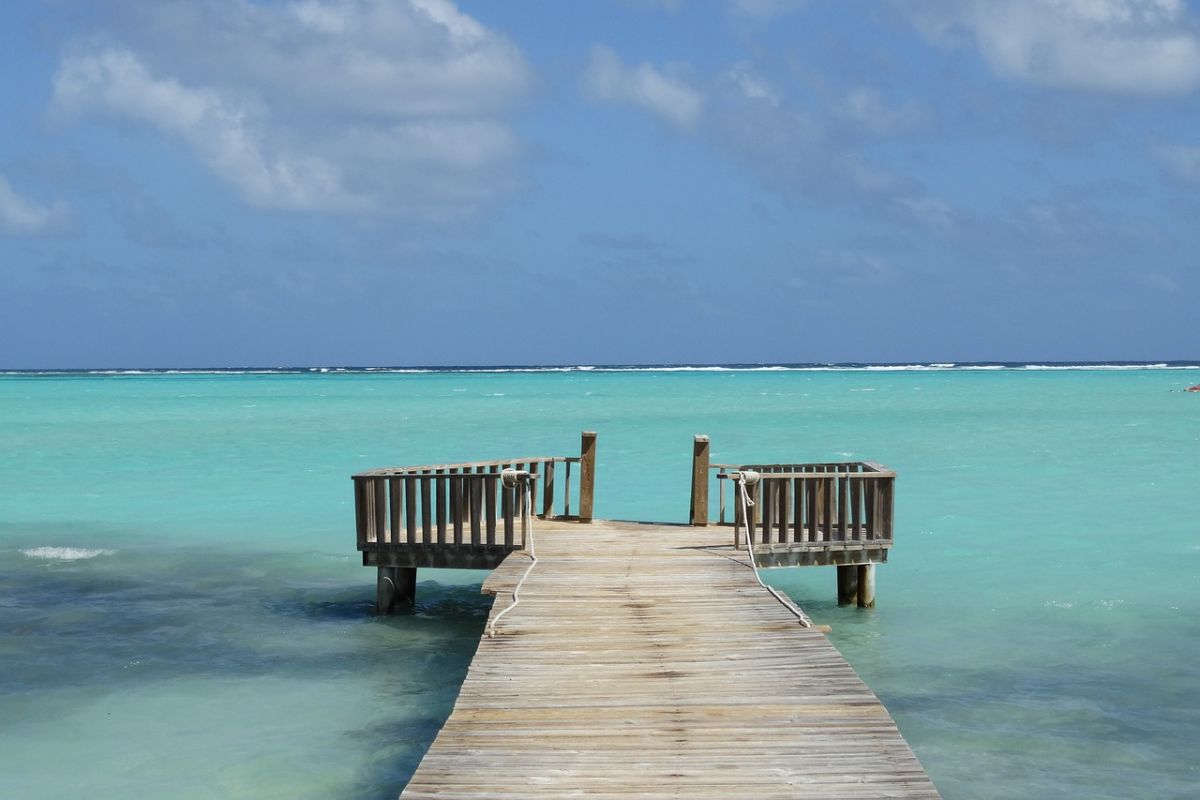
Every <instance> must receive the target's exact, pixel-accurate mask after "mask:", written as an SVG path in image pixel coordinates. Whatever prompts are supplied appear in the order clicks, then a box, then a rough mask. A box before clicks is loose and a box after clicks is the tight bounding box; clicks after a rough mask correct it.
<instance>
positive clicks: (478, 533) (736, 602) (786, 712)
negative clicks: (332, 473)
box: [353, 432, 939, 800]
mask: <svg viewBox="0 0 1200 800" xmlns="http://www.w3.org/2000/svg"><path fill="white" fill-rule="evenodd" d="M573 468H574V472H575V475H576V481H575V482H572V480H571V474H572V470H573ZM595 473H596V434H595V433H592V432H584V434H583V437H582V442H581V446H580V454H579V456H578V457H574V456H569V457H568V456H541V457H531V458H519V459H508V460H504V461H475V462H465V463H457V464H433V465H423V466H410V467H394V468H387V469H378V470H372V471H370V472H364V473H359V474H356V475H354V476H353V479H354V502H355V518H356V528H357V544H358V549H359V551H360V552H361V553H362V558H363V564H364V565H365V566H370V567H375V568H376V569H377V603H378V607H379V610H380V612H381V613H388V612H390V611H391V610H393V609H394V608H395V607H397V606H399V605H403V604H405V603H411V602H412V600H413V598H414V596H415V591H416V576H417V571H418V569H422V568H429V567H433V568H441V567H451V568H459V569H464V568H465V569H488V570H491V574H490V575H489V576H488V578H487V579H486V581H485V582H484V584H483V591H484V592H485V593H487V594H492V595H495V597H496V600H495V603H494V605H493V607H492V610H491V612H490V615H489V619H488V624H487V629H486V632H485V635H484V636H483V637H482V638H481V640H480V643H479V647H478V650H477V652H476V654H475V657H474V659H473V661H472V662H471V666H470V669H469V670H468V673H467V677H466V680H465V681H464V683H463V686H462V690H461V692H460V694H459V697H458V700H457V702H456V703H455V706H454V710H453V712H452V713H451V715H450V718H449V719H448V720H447V721H446V723H445V725H444V726H443V728H442V730H441V732H440V733H439V734H438V736H437V738H436V739H435V740H434V742H433V744H432V746H431V747H430V749H429V751H428V752H427V753H426V754H425V757H424V759H423V760H422V761H421V763H420V765H419V766H418V768H417V770H416V772H415V773H414V774H413V777H412V779H411V781H410V782H409V784H408V786H407V787H406V788H405V789H404V791H403V793H402V794H401V798H409V800H417V798H422V799H425V798H430V799H431V798H441V799H442V800H483V798H489V799H491V800H523V799H524V798H578V797H586V798H600V799H602V800H603V799H605V798H607V799H609V800H631V799H632V798H649V799H650V800H659V799H660V798H661V799H662V800H666V798H687V799H688V800H709V799H712V800H716V799H717V798H720V800H733V799H734V798H747V799H749V798H755V799H756V800H770V799H771V798H785V797H786V798H823V799H824V800H868V798H895V799H898V800H906V799H908V798H937V797H938V796H939V795H938V793H937V790H936V789H935V788H934V786H933V783H932V782H931V781H930V779H929V777H928V776H927V775H926V773H925V771H924V769H923V768H922V767H921V764H920V763H919V762H918V760H917V758H916V756H915V755H914V754H913V752H912V750H911V749H910V748H909V746H908V744H907V743H906V742H905V741H904V739H903V737H902V736H901V735H900V732H899V730H898V729H897V727H896V725H895V723H894V722H893V720H892V719H891V717H890V716H889V715H888V712H887V710H886V709H885V708H884V707H883V704H882V703H880V702H879V699H878V698H877V697H876V696H875V695H874V693H872V692H871V690H870V689H869V688H868V687H867V686H866V684H864V683H863V682H862V680H860V679H859V677H858V676H857V675H856V674H855V673H854V670H853V669H851V667H850V665H849V664H848V663H847V662H846V660H845V659H844V658H842V656H841V654H840V653H838V651H837V650H836V649H835V648H834V647H833V646H832V645H831V644H830V642H829V640H828V639H827V638H826V637H825V635H824V633H823V632H822V631H821V630H820V628H819V627H817V626H814V625H812V623H811V621H810V620H809V619H808V617H807V616H806V615H805V613H804V612H803V610H801V609H799V608H797V607H796V606H795V605H794V604H793V603H792V602H791V601H790V600H789V599H788V598H787V597H786V596H785V595H783V594H781V593H778V592H775V591H773V590H770V589H769V588H767V587H766V586H765V585H763V584H762V583H760V580H759V571H760V570H764V569H767V568H779V567H806V568H807V567H819V566H834V567H836V569H837V588H838V601H839V603H841V604H846V605H855V604H856V605H858V606H860V607H862V608H864V609H869V608H872V607H874V605H875V573H874V569H875V566H876V565H877V564H880V563H885V562H886V561H887V555H888V552H889V550H890V549H891V547H892V546H893V545H894V538H893V517H894V514H893V497H894V493H893V486H894V482H895V477H896V476H895V473H894V472H892V471H890V470H888V469H887V468H886V467H884V466H882V465H880V464H876V463H874V462H868V461H863V462H839V463H783V464H761V463H755V462H750V463H743V464H713V463H710V459H709V440H708V437H706V436H697V437H696V439H695V442H694V449H693V461H692V492H691V501H690V507H689V513H688V519H689V520H690V524H688V525H683V524H664V523H650V522H616V521H611V520H602V519H599V518H594V513H593V512H594V507H595V503H594V487H595ZM573 487H574V488H575V492H574V495H575V497H576V498H577V500H576V505H575V508H576V509H577V513H574V514H572V499H571V498H572V489H573ZM714 488H715V490H716V491H715V492H710V489H714ZM714 500H715V501H716V502H715V504H714V503H713V502H712V501H714ZM714 505H715V511H716V513H715V514H713V513H712V512H713V511H714V508H712V506H714ZM730 510H731V511H732V513H728V512H729V511H730ZM710 517H712V518H713V519H714V523H712V524H710V523H709V519H710ZM727 519H729V522H726V520H727ZM534 554H536V563H534V561H535V559H534Z"/></svg>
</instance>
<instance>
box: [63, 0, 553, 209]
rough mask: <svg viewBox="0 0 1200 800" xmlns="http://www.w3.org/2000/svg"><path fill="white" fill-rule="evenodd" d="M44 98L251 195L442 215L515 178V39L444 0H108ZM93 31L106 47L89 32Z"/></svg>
mask: <svg viewBox="0 0 1200 800" xmlns="http://www.w3.org/2000/svg"><path fill="white" fill-rule="evenodd" d="M113 16H114V18H115V20H116V21H115V23H114V25H113V26H112V28H113V29H112V30H106V31H105V32H104V35H103V36H102V37H100V38H96V39H91V40H89V41H88V43H87V44H83V45H78V46H77V47H76V49H75V50H74V51H73V52H72V53H71V54H70V55H68V56H67V57H65V58H64V59H63V61H62V63H61V64H60V66H59V70H58V74H57V76H56V80H55V94H54V108H55V110H56V111H57V112H58V113H59V114H60V115H61V116H64V117H70V118H78V117H81V116H85V115H91V114H100V115H108V116H112V117H118V118H123V119H129V120H134V121H137V122H140V123H144V124H147V125H149V126H152V127H153V128H155V129H157V130H159V131H160V132H162V133H164V134H167V135H169V136H172V137H175V138H177V139H179V140H181V141H183V142H185V143H186V144H187V145H188V146H189V147H190V148H191V150H192V151H193V152H194V153H195V154H196V155H197V156H198V157H199V158H200V160H202V161H203V163H204V164H205V165H206V166H208V168H209V169H211V170H212V171H213V172H214V173H215V174H216V175H218V176H219V177H221V178H222V179H223V180H225V181H227V182H229V183H230V184H232V185H233V186H235V187H237V189H238V190H239V191H240V192H241V194H242V196H243V197H244V198H245V199H246V200H247V201H248V202H250V203H253V204H256V205H259V206H264V207H272V208H283V209H303V210H320V211H361V210H367V209H371V210H374V211H382V212H385V213H401V214H414V215H421V216H432V217H443V216H452V215H457V214H461V213H465V212H470V211H471V210H473V209H474V208H475V206H477V205H478V204H479V203H481V202H486V200H487V199H488V198H489V197H491V196H493V195H495V194H496V193H498V192H500V191H503V190H504V189H505V188H506V187H508V186H510V185H511V183H512V178H511V176H510V175H509V174H508V173H509V171H510V170H511V168H512V166H513V164H514V162H515V160H516V158H517V156H518V155H519V152H520V147H519V144H518V141H517V137H516V136H515V134H514V133H513V132H512V130H511V129H510V127H509V126H508V124H507V123H506V121H505V117H506V115H508V114H509V113H511V112H512V110H513V109H514V108H515V107H516V106H517V105H518V104H519V103H521V102H522V100H523V99H524V97H525V95H526V94H527V93H528V90H529V87H530V84H531V82H532V81H531V76H530V71H529V68H528V66H527V64H526V63H525V61H524V59H523V58H522V56H521V54H520V52H519V51H518V50H517V49H516V48H515V47H514V46H513V45H512V44H510V43H509V42H508V41H507V40H506V39H504V38H503V37H501V36H499V35H497V34H495V33H493V32H491V31H490V30H488V29H487V28H485V27H484V26H483V25H481V24H480V23H479V22H477V21H476V20H474V19H473V18H471V17H469V16H467V15H465V14H463V13H462V12H460V11H459V10H458V9H457V8H456V7H455V6H454V5H453V4H452V3H450V2H448V1H447V0H298V1H297V2H290V3H281V4H274V5H255V4H250V3H244V2H241V0H195V1H194V2H164V3H156V4H152V5H146V4H143V3H134V2H126V3H118V4H117V5H116V7H115V12H114V15H113ZM97 41H103V42H105V44H96V43H95V42H97Z"/></svg>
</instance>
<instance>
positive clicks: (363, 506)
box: [354, 478, 368, 550]
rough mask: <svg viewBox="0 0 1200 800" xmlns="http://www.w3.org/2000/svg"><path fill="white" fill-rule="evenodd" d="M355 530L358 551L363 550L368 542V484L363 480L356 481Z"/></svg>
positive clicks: (356, 479) (357, 479)
mask: <svg viewBox="0 0 1200 800" xmlns="http://www.w3.org/2000/svg"><path fill="white" fill-rule="evenodd" d="M354 530H355V534H356V536H355V538H356V541H357V542H358V549H359V550H362V549H363V548H364V547H365V546H366V544H367V541H368V537H367V482H366V480H365V479H362V478H355V479H354Z"/></svg>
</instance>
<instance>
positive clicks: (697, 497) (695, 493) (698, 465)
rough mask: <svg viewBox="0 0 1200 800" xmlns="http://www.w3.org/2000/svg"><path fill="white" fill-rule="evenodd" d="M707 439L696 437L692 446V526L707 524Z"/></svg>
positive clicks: (690, 519)
mask: <svg viewBox="0 0 1200 800" xmlns="http://www.w3.org/2000/svg"><path fill="white" fill-rule="evenodd" d="M708 464H709V455H708V437H707V436H704V435H703V434H701V435H698V436H697V437H696V441H695V443H694V444H693V445H692V515H691V517H690V518H689V522H691V524H692V525H697V526H698V525H707V524H708Z"/></svg>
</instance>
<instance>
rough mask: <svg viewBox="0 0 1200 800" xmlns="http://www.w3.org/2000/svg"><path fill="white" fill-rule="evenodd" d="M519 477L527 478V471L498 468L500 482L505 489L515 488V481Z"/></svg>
mask: <svg viewBox="0 0 1200 800" xmlns="http://www.w3.org/2000/svg"><path fill="white" fill-rule="evenodd" d="M521 478H529V473H528V472H526V471H525V470H523V469H502V470H500V483H502V484H503V485H504V488H505V489H515V488H517V481H519V480H520V479H521Z"/></svg>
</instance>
